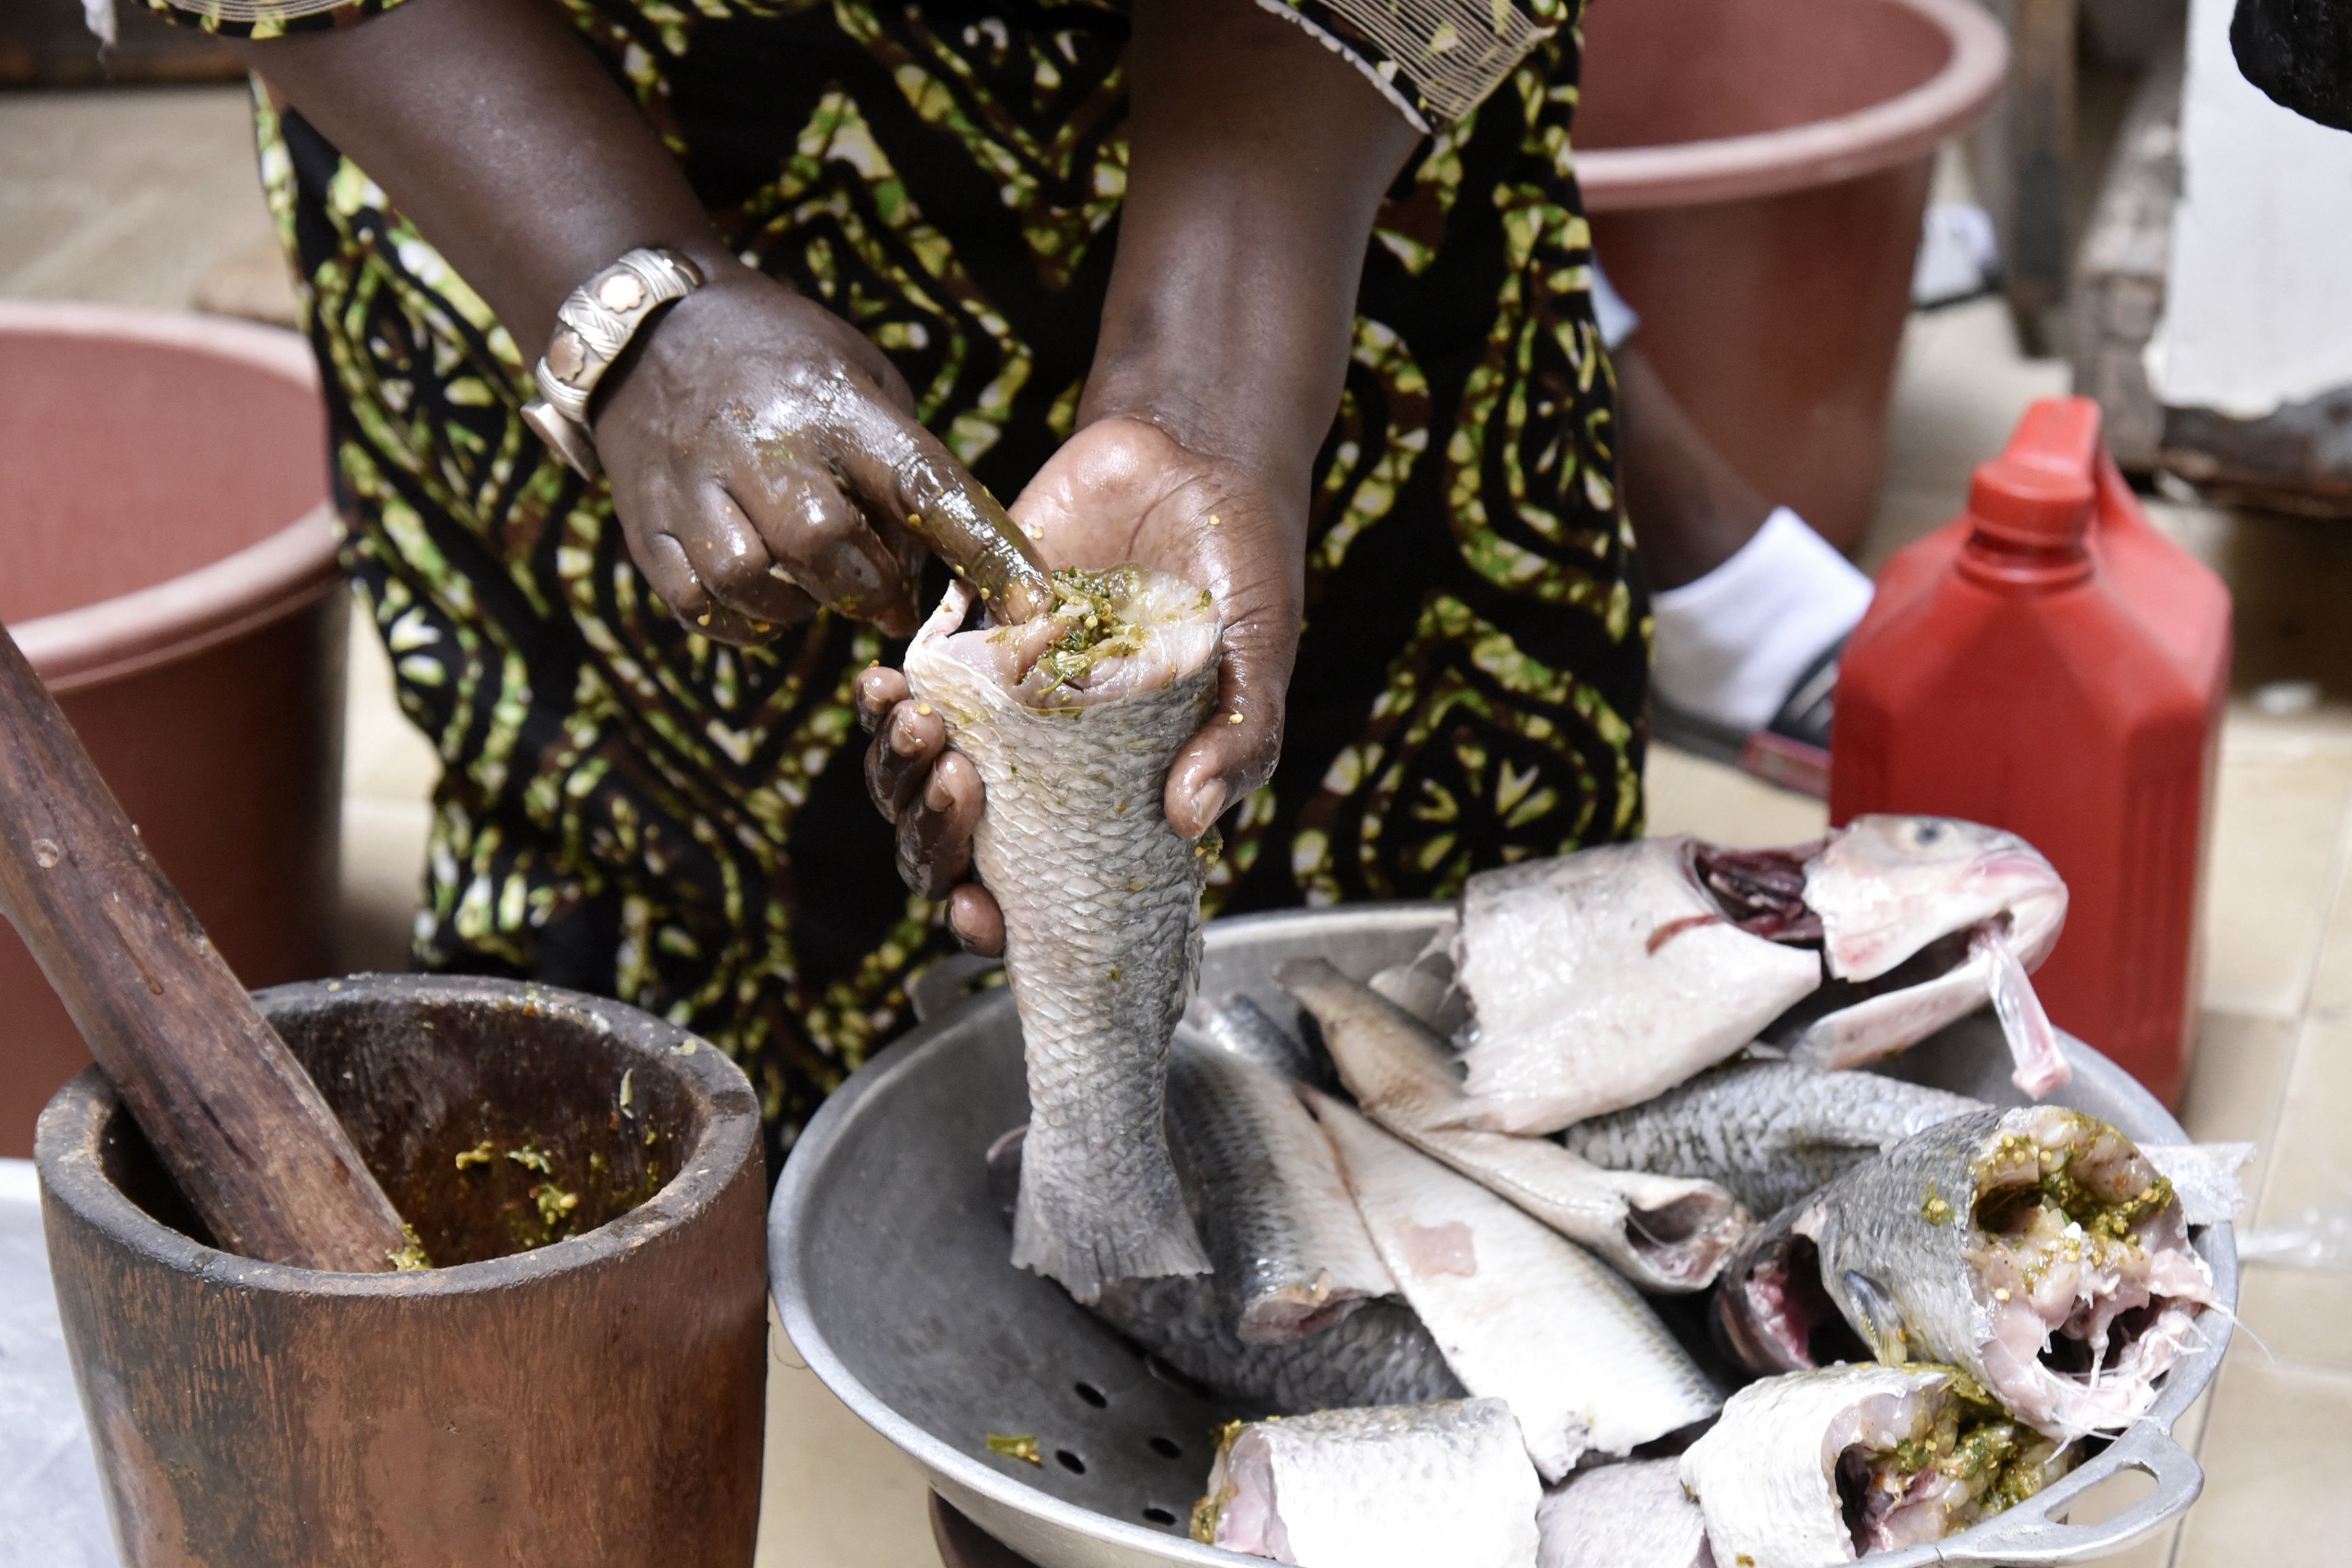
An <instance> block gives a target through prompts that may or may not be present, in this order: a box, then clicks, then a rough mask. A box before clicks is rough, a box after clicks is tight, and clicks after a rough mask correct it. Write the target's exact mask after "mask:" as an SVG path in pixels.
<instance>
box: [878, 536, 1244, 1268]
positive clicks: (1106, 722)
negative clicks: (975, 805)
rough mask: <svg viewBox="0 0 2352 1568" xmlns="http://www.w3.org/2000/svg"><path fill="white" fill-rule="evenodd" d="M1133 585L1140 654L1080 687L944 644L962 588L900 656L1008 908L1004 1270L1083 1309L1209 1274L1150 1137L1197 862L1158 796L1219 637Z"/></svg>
mask: <svg viewBox="0 0 2352 1568" xmlns="http://www.w3.org/2000/svg"><path fill="white" fill-rule="evenodd" d="M1132 570H1133V571H1134V573H1135V575H1134V577H1133V578H1132V579H1130V580H1129V582H1128V584H1127V589H1126V591H1124V592H1123V593H1122V594H1121V595H1118V603H1117V605H1115V608H1116V609H1117V610H1118V614H1119V615H1120V616H1121V617H1123V619H1124V620H1125V621H1126V623H1127V624H1128V625H1129V626H1132V627H1133V628H1134V629H1135V632H1136V636H1135V637H1134V639H1133V642H1134V646H1133V647H1132V649H1131V651H1129V652H1127V653H1125V654H1123V655H1120V656H1118V657H1112V658H1108V659H1107V660H1106V661H1105V662H1104V663H1103V664H1101V665H1100V666H1099V667H1098V668H1097V669H1095V670H1094V671H1092V672H1091V675H1090V682H1089V684H1088V685H1087V686H1085V687H1083V688H1078V687H1073V686H1071V685H1069V684H1067V683H1066V682H1057V681H1056V680H1055V679H1054V678H1053V674H1052V668H1053V667H1052V666H1050V665H1049V663H1048V661H1047V659H1046V658H1045V657H1043V655H1044V645H1043V643H1042V640H1041V639H1042V637H1044V636H1045V627H1043V626H1041V625H1040V623H1038V622H1031V623H1025V624H1024V625H1020V626H1004V627H997V628H993V629H984V630H978V631H969V632H959V631H957V630H956V628H957V626H960V625H961V623H962V621H963V619H964V616H966V615H967V614H968V613H969V611H970V608H971V589H970V588H969V587H968V586H967V585H965V584H956V585H955V586H954V587H953V588H951V589H950V591H949V593H948V595H947V597H946V599H945V600H944V601H943V602H942V603H941V604H940V608H939V609H938V611H936V612H935V613H934V614H933V615H932V616H931V618H930V620H929V622H928V623H927V624H926V625H925V626H923V628H922V630H921V631H920V632H919V633H918V634H917V635H916V637H915V640H914V642H913V644H912V645H911V646H910V647H908V650H907V660H906V670H907V678H908V684H909V685H910V686H911V687H912V689H913V690H914V694H915V695H916V696H917V697H918V698H919V699H921V700H924V701H926V702H929V703H930V704H931V705H932V706H933V707H935V708H937V709H938V710H940V714H941V715H942V716H943V717H944V718H945V720H946V721H947V729H948V734H949V738H950V741H951V742H953V744H954V745H955V746H956V748H957V749H958V750H960V751H961V752H964V754H965V755H967V756H968V757H970V758H971V761H972V763H974V765H976V766H977V767H978V768H979V770H980V774H981V778H982V782H983V783H984V784H985V785H986V786H987V803H986V806H985V809H984V810H983V812H982V816H981V820H980V826H979V828H978V831H977V833H976V835H975V837H974V839H973V844H972V858H973V863H974V864H975V866H976V867H977V868H978V869H979V872H980V878H981V880H982V882H983V883H985V884H986V885H987V887H988V889H989V890H990V891H991V892H992V894H994V895H995V898H996V900H997V902H998V904H999V905H1000V906H1002V907H1003V911H1004V930H1005V938H1004V968H1005V974H1006V978H1007V980H1008V982H1009V983H1010V984H1011V986H1012V990H1013V1001H1014V1004H1015V1005H1016V1006H1017V1007H1018V1008H1019V1011H1020V1015H1021V1032H1022V1038H1023V1043H1024V1054H1025V1057H1026V1060H1027V1064H1028V1078H1029V1101H1030V1131H1029V1137H1028V1142H1027V1148H1026V1151H1025V1152H1024V1157H1023V1162H1022V1182H1021V1195H1020V1202H1019V1206H1018V1209H1017V1211H1016V1213H1015V1215H1014V1221H1013V1261H1014V1262H1015V1263H1017V1264H1019V1265H1021V1266H1022V1267H1024V1268H1034V1269H1036V1270H1037V1271H1038V1272H1040V1273H1042V1274H1045V1275H1047V1276H1049V1277H1051V1278H1052V1279H1057V1280H1059V1281H1060V1282H1061V1283H1062V1284H1063V1285H1064V1286H1065V1287H1066V1289H1068V1290H1069V1292H1070V1293H1071V1294H1072V1295H1073V1296H1075V1297H1076V1298H1077V1299H1078V1300H1081V1301H1091V1300H1094V1299H1095V1298H1096V1297H1097V1295H1098V1294H1099V1293H1100V1292H1101V1290H1102V1288H1103V1287H1104V1286H1105V1285H1106V1284H1108V1283H1109V1282H1110V1281H1112V1280H1116V1279H1134V1278H1151V1277H1155V1276H1160V1275H1169V1274H1197V1273H1201V1272H1202V1271H1204V1270H1206V1269H1207V1268H1208V1267H1209V1259H1208V1256H1207V1254H1206V1253H1205V1252H1203V1251H1202V1247H1201V1242H1200V1238H1199V1237H1198V1236H1197V1235H1196V1234H1195V1232H1194V1230H1193V1226H1192V1215H1190V1214H1189V1213H1188V1212H1187V1211H1186V1208H1185V1205H1184V1199H1183V1194H1182V1192H1181V1189H1180V1186H1179V1183H1178V1180H1177V1176H1176V1168H1175V1165H1174V1163H1173V1162H1172V1160H1171V1157H1170V1155H1169V1152H1168V1144H1167V1140H1166V1137H1165V1135H1164V1132H1163V1131H1162V1125H1161V1118H1162V1103H1163V1096H1164V1078H1165V1073H1166V1066H1167V1053H1168V1042H1169V1037H1170V1036H1171V1033H1172V1032H1173V1031H1174V1029H1175V1026H1176V1022H1177V1019H1178V1018H1179V1017H1180V1016H1181V1014H1182V1011H1183V1005H1184V998H1185V995H1186V994H1187V993H1188V991H1189V990H1190V988H1191V984H1192V973H1193V970H1194V967H1195V965H1196V964H1197V963H1198V962H1199V952H1200V910H1201V900H1200V895H1201V888H1202V882H1203V880H1204V879H1205V877H1206V874H1207V865H1208V862H1207V860H1206V858H1205V856H1204V855H1203V854H1202V852H1201V850H1200V849H1199V848H1197V847H1195V846H1193V845H1191V844H1188V843H1186V842H1185V841H1184V840H1183V839H1182V838H1181V837H1178V836H1177V834H1176V832H1175V830H1174V829H1173V828H1171V827H1170V826H1168V822H1167V818H1166V816H1165V815H1164V814H1163V812H1162V810H1161V795H1162V793H1163V791H1164V789H1165V786H1166V783H1167V777H1168V768H1169V764H1170V763H1171V760H1172V759H1173V758H1174V756H1175V754H1176V752H1177V751H1178V749H1179V748H1180V747H1181V746H1182V744H1183V743H1184V742H1185V741H1186V740H1187V739H1188V738H1189V737H1190V736H1191V735H1192V732H1193V731H1195V730H1196V729H1197V728H1198V727H1199V726H1200V724H1201V722H1202V720H1203V719H1204V718H1205V716H1206V714H1207V710H1208V708H1209V706H1210V705H1211V703H1212V702H1213V700H1214V696H1215V688H1216V651H1217V644H1218V626H1217V621H1216V616H1215V612H1214V610H1213V608H1212V607H1211V606H1210V605H1209V603H1208V595H1205V594H1203V593H1202V592H1201V591H1200V590H1198V589H1195V588H1192V587H1191V586H1190V585H1189V584H1182V583H1180V582H1178V581H1177V580H1176V579H1174V578H1171V577H1168V576H1166V575H1164V574H1156V573H1155V574H1143V573H1141V570H1140V569H1139V568H1137V569H1132Z"/></svg>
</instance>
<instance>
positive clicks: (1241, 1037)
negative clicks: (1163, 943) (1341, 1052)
mask: <svg viewBox="0 0 2352 1568" xmlns="http://www.w3.org/2000/svg"><path fill="white" fill-rule="evenodd" d="M1184 1027H1185V1028H1186V1029H1187V1030H1190V1031H1191V1032H1192V1033H1194V1034H1196V1035H1198V1036H1200V1037H1202V1039H1203V1040H1205V1041H1207V1042H1208V1043H1209V1044H1211V1045H1213V1046H1216V1047H1220V1048H1222V1049H1224V1050H1228V1051H1231V1052H1232V1053H1233V1054H1234V1055H1235V1056H1237V1057H1240V1058H1243V1059H1244V1060H1246V1061H1253V1062H1255V1063H1257V1064H1258V1066H1260V1067H1263V1068H1272V1069H1274V1070H1275V1071H1276V1072H1278V1073H1280V1074H1282V1075H1283V1076H1284V1077H1285V1078H1293V1079H1297V1080H1298V1081H1299V1082H1301V1083H1311V1084H1313V1085H1314V1086H1315V1087H1316V1088H1318V1089H1328V1088H1330V1087H1331V1086H1332V1085H1333V1084H1334V1083H1335V1082H1336V1081H1337V1080H1336V1079H1334V1078H1333V1076H1332V1073H1331V1065H1330V1063H1329V1062H1328V1061H1326V1060H1324V1059H1323V1055H1322V1053H1321V1052H1319V1051H1318V1050H1317V1049H1316V1048H1315V1047H1313V1046H1310V1045H1308V1044H1307V1042H1306V1041H1305V1040H1303V1039H1301V1038H1299V1037H1297V1035H1295V1034H1293V1033H1291V1032H1290V1031H1289V1030H1288V1029H1286V1028H1284V1027H1283V1026H1281V1025H1280V1024H1277V1023H1276V1022H1275V1021H1274V1019H1273V1018H1271V1017H1269V1016H1267V1015H1266V1011H1265V1008H1263V1007H1261V1006H1259V1005H1257V1004H1256V1003H1255V1002H1253V1001H1251V1000H1250V999H1249V998H1248V997H1247V996H1244V995H1243V994H1240V993H1239V992H1235V993H1234V994H1233V995H1231V996H1228V997H1226V998H1225V999H1224V1000H1223V1001H1222V1002H1217V1003H1211V1002H1210V1001H1209V1000H1208V999H1207V998H1206V997H1197V996H1196V997H1194V998H1193V999H1192V1005H1191V1006H1189V1007H1187V1008H1186V1009H1185V1012H1184Z"/></svg>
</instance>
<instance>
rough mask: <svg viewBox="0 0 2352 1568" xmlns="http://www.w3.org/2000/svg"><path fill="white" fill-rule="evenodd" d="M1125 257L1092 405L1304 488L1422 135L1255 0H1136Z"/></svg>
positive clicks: (1094, 411) (1121, 244) (1115, 280)
mask: <svg viewBox="0 0 2352 1568" xmlns="http://www.w3.org/2000/svg"><path fill="white" fill-rule="evenodd" d="M1134 17H1135V23H1134V26H1135V41H1134V46H1133V47H1132V48H1131V49H1130V50H1129V62H1130V64H1129V82H1130V88H1129V91H1130V95H1131V102H1132V106H1133V116H1132V120H1131V121H1130V129H1129V142H1130V157H1129V179H1128V191H1127V198H1126V203H1125V205H1124V207H1123V208H1122V211H1121V214H1120V217H1119V238H1118V258H1117V260H1116V262H1115V263H1114V265H1113V268H1112V272H1111V282H1110V290H1109V297H1108V300H1107V302H1106V304H1105V307H1104V310H1103V324H1102V335H1101V339H1100V341H1099V342H1098V343H1097V349H1096V355H1095V363H1094V371H1093V374H1092V375H1091V376H1090V377H1089V378H1088V381H1087V392H1086V400H1085V405H1084V406H1083V407H1082V409H1081V417H1082V418H1084V419H1087V420H1092V419H1096V418H1100V417H1103V416H1107V415H1113V414H1125V415H1132V416H1139V417H1144V418H1148V419H1150V421H1151V422H1152V423H1154V424H1157V425H1159V426H1160V427H1162V428H1163V429H1165V430H1167V431H1168V432H1169V433H1170V434H1171V436H1174V437H1176V438H1177V439H1178V440H1179V441H1181V442H1182V443H1184V444H1185V445H1186V446H1188V447H1192V448H1193V449H1195V450H1200V451H1204V452H1209V453H1213V454H1214V455H1216V456H1219V457H1223V458H1233V459H1234V460H1236V461H1239V462H1241V463H1244V465H1246V466H1248V467H1250V468H1253V469H1255V471H1257V472H1260V473H1262V474H1265V475H1266V476H1267V477H1268V478H1269V479H1275V480H1277V481H1278V482H1280V483H1282V484H1283V485H1285V486H1286V487H1287V488H1291V489H1297V490H1298V493H1299V496H1300V499H1301V500H1302V501H1303V500H1304V489H1303V487H1304V484H1305V482H1306V479H1307V471H1308V468H1309V467H1310V466H1311V464H1312V462H1313V459H1314V455H1315V451H1316V448H1317V447H1318V446H1319V445H1320V443H1321V441H1322V438H1323V436H1324V433H1325V432H1326V431H1327V430H1328V429H1329V427H1330V424H1331V418H1332V416H1333V415H1334V413H1335V412H1336V411H1337V409H1338V407H1339V389H1340V384H1341V382H1342V380H1343V378H1344V376H1345V374H1346V370H1347V359H1348V349H1349V339H1350V336H1351V333H1352V331H1353V323H1354V320H1355V308H1356V289H1357V284H1358V281H1359V279H1360V276H1361V274H1362V270H1363V262H1364V247H1365V245H1366V243H1367V241H1368V240H1369V238H1370V233H1371V226H1372V219H1373V216H1374V215H1375V214H1376V213H1377V212H1378V210H1379V207H1380V202H1381V195H1382V194H1383V193H1384V192H1385V191H1386V190H1387V188H1388V186H1389V184H1390V182H1391V181H1392V180H1393V179H1394V178H1395V177H1396V174H1397V171H1398V170H1399V169H1400V168H1402V166H1403V163H1404V161H1405V159H1406V157H1407V156H1409V155H1410V154H1411V153H1412V148H1413V145H1414V142H1415V141H1416V133H1415V132H1414V131H1413V130H1412V127H1411V126H1410V125H1409V124H1407V123H1406V121H1405V120H1404V118H1403V117H1402V115H1400V114H1399V113H1398V112H1397V111H1396V110H1395V108H1394V107H1393V106H1391V104H1390V103H1389V102H1388V100H1385V99H1384V98H1382V97H1381V94H1380V93H1379V92H1378V91H1377V90H1376V89H1374V88H1373V87H1372V85H1371V84H1370V82H1368V81H1366V80H1364V79H1363V78H1362V77H1361V76H1360V74H1359V73H1358V72H1357V71H1356V69H1355V68H1353V67H1352V66H1350V65H1349V64H1348V63H1347V62H1346V61H1344V60H1342V59H1341V58H1339V57H1338V56H1337V55H1335V54H1333V53H1332V52H1331V51H1330V50H1328V49H1327V48H1325V47H1323V46H1322V45H1321V44H1320V43H1318V41H1317V40H1316V39H1315V38H1314V37H1311V36H1310V35H1308V34H1307V31H1306V30H1305V29H1304V28H1302V27H1299V26H1295V25H1293V24H1291V23H1289V22H1286V21H1283V20H1281V19H1280V18H1278V17H1275V16H1268V15H1266V14H1265V12H1263V11H1261V10H1259V9H1258V8H1257V6H1256V5H1254V4H1253V3H1252V0H1136V5H1135V11H1134Z"/></svg>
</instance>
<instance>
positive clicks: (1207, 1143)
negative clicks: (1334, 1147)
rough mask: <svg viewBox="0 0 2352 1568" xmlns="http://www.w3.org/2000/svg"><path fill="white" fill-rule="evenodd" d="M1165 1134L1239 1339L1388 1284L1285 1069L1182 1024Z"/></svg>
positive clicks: (1329, 1316) (1290, 1340) (1321, 1323)
mask: <svg viewBox="0 0 2352 1568" xmlns="http://www.w3.org/2000/svg"><path fill="white" fill-rule="evenodd" d="M1168 1136H1169V1141H1170V1142H1171V1143H1172V1144H1173V1145H1174V1148H1175V1152H1176V1161H1177V1165H1178V1168H1179V1169H1180V1170H1181V1171H1182V1172H1183V1173H1184V1174H1185V1175H1186V1176H1187V1177H1188V1178H1189V1179H1190V1180H1191V1182H1192V1185H1193V1188H1194V1191H1195V1192H1196V1193H1197V1194H1198V1196H1197V1201H1196V1209H1197V1213H1198V1215H1199V1224H1200V1230H1201V1237H1202V1241H1204V1242H1205V1243H1206V1244H1207V1246H1208V1251H1209V1258H1210V1260H1211V1261H1212V1262H1213V1263H1214V1264H1215V1265H1216V1272H1215V1279H1216V1284H1217V1289H1218V1290H1219V1291H1220V1292H1222V1293H1223V1296H1224V1298H1225V1300H1227V1301H1228V1302H1229V1303H1230V1304H1231V1308H1232V1312H1233V1317H1234V1332H1235V1333H1236V1334H1237V1335H1238V1336H1239V1338H1240V1339H1241V1341H1242V1342H1243V1343H1244V1344H1254V1345H1273V1344H1295V1343H1297V1342H1298V1341H1300V1340H1303V1339H1305V1338H1307V1336H1308V1335H1309V1334H1312V1333H1314V1332H1316V1331H1319V1330H1321V1329H1324V1328H1327V1327H1328V1326H1329V1325H1330V1324H1331V1323H1333V1322H1336V1321H1339V1319H1341V1318H1344V1317H1346V1316H1347V1315H1348V1314H1349V1312H1352V1311H1354V1310H1356V1309H1357V1308H1358V1307H1360V1306H1361V1305H1362V1304H1363V1303H1364V1302H1366V1301H1368V1300H1371V1299H1373V1298H1375V1297H1380V1296H1392V1295H1394V1294H1396V1281H1395V1280H1393V1279H1390V1278H1389V1271H1388V1269H1387V1268H1385V1267H1383V1266H1382V1264H1381V1258H1380V1254H1379V1253H1377V1252H1375V1251H1373V1250H1372V1241H1371V1237H1369V1236H1367V1235H1365V1234H1364V1222H1363V1221H1362V1220H1361V1219H1360V1218H1358V1217H1357V1215H1356V1200H1355V1199H1354V1198H1352V1197H1350V1196H1349V1194H1348V1184H1347V1183H1346V1181H1344V1180H1343V1179H1342V1178H1341V1177H1340V1175H1339V1165H1338V1164H1337V1163H1336V1162H1335V1161H1334V1160H1333V1158H1332V1155H1331V1141H1330V1140H1329V1139H1328V1138H1326V1137H1325V1136H1324V1135H1323V1130H1322V1129H1321V1128H1319V1127H1318V1126H1317V1125H1316V1124H1315V1119H1314V1117H1312V1116H1310V1115H1308V1114H1307V1107H1306V1106H1305V1105H1303V1104H1301V1103H1300V1102H1299V1099H1298V1094H1297V1090H1296V1089H1293V1088H1292V1086H1291V1080H1290V1079H1286V1078H1283V1077H1280V1076H1278V1075H1277V1074H1276V1073H1274V1072H1273V1071H1271V1070H1269V1069H1267V1068H1262V1067H1259V1066H1258V1065H1256V1064H1255V1062H1251V1061H1248V1060H1245V1059H1244V1058H1241V1057H1237V1056H1234V1055H1232V1054H1231V1053H1229V1052H1226V1051H1224V1050H1221V1049H1219V1048H1218V1047H1215V1046H1212V1045H1208V1044H1206V1043H1204V1042H1201V1041H1199V1040H1197V1039H1193V1038H1188V1032H1187V1031H1180V1032H1179V1033H1178V1035H1177V1042H1176V1047H1175V1049H1174V1050H1173V1051H1172V1052H1171V1055H1170V1057H1169V1064H1168Z"/></svg>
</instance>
